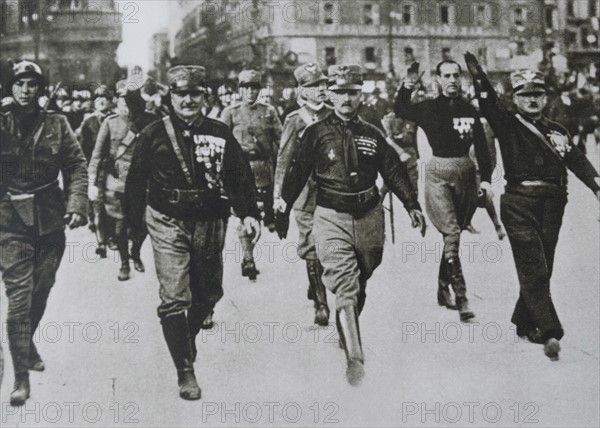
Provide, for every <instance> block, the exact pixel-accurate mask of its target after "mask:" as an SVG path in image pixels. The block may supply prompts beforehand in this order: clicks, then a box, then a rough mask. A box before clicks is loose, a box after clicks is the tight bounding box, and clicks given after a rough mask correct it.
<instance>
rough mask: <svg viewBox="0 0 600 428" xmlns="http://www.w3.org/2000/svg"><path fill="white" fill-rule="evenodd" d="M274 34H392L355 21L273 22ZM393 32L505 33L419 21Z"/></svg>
mask: <svg viewBox="0 0 600 428" xmlns="http://www.w3.org/2000/svg"><path fill="white" fill-rule="evenodd" d="M270 35H271V36H275V37H282V36H284V37H306V36H307V35H316V36H319V37H388V36H389V35H390V32H389V27H387V26H382V25H355V24H329V25H324V24H314V23H296V24H294V25H289V24H288V25H283V23H282V24H281V25H277V23H276V24H273V25H272V31H271V34H270ZM392 36H394V37H410V38H427V37H443V38H448V39H459V38H473V37H477V38H498V37H503V34H502V31H501V30H500V29H499V28H482V27H476V26H456V25H419V26H393V27H392Z"/></svg>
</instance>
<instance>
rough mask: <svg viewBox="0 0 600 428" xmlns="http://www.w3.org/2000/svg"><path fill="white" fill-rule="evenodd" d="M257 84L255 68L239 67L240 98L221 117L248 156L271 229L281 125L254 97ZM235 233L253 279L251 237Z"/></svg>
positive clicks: (274, 113) (245, 272)
mask: <svg viewBox="0 0 600 428" xmlns="http://www.w3.org/2000/svg"><path fill="white" fill-rule="evenodd" d="M261 88H262V85H261V74H260V73H259V72H258V71H255V70H244V71H242V72H241V73H240V74H239V90H240V96H241V98H242V100H241V102H240V103H238V104H235V105H232V106H230V107H227V108H226V109H225V110H224V111H223V114H222V116H221V120H222V121H223V122H224V123H225V124H226V125H227V126H228V127H229V128H230V129H231V131H232V132H233V135H234V136H235V137H236V139H237V140H238V141H239V142H240V144H241V145H242V149H243V150H244V152H245V153H246V154H247V155H248V157H249V159H250V166H251V167H252V172H253V174H254V179H255V181H256V190H257V192H258V198H259V201H261V202H262V203H263V213H264V218H263V222H264V224H265V226H266V227H267V228H268V229H269V231H271V232H273V231H274V230H275V226H274V224H273V175H274V167H275V162H276V160H277V152H278V150H279V141H280V139H281V131H282V127H281V122H280V121H279V117H278V115H277V111H276V110H275V108H274V107H273V106H270V105H268V104H263V103H261V102H259V101H257V100H258V95H259V93H260V90H261ZM239 236H240V241H241V243H242V249H243V253H244V259H243V261H242V276H247V277H248V278H250V279H251V280H254V279H256V276H257V275H258V273H259V272H258V270H257V269H256V265H255V263H254V256H253V251H254V245H253V244H252V242H253V237H252V236H249V235H248V234H247V233H246V231H245V229H244V228H243V227H242V228H240V229H239Z"/></svg>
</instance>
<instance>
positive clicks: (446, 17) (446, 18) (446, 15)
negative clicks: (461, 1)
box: [440, 6, 450, 24]
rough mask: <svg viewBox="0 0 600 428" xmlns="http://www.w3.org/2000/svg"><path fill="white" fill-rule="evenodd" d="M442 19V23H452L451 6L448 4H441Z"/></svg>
mask: <svg viewBox="0 0 600 428" xmlns="http://www.w3.org/2000/svg"><path fill="white" fill-rule="evenodd" d="M440 20H441V21H442V24H449V23H450V8H449V7H448V6H440Z"/></svg>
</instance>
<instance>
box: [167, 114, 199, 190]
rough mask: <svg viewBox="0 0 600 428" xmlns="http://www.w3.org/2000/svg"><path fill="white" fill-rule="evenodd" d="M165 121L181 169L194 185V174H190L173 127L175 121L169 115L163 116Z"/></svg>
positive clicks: (188, 180)
mask: <svg viewBox="0 0 600 428" xmlns="http://www.w3.org/2000/svg"><path fill="white" fill-rule="evenodd" d="M162 120H163V123H164V125H165V129H166V131H167V135H168V136H169V140H171V145H172V146H173V150H174V151H175V156H177V160H178V161H179V165H180V166H181V170H182V171H183V175H185V179H186V180H187V182H188V183H189V184H190V185H193V184H194V182H193V180H192V174H190V170H189V169H188V167H187V164H186V163H185V159H184V158H183V155H182V154H181V149H180V148H179V143H177V137H176V136H175V128H174V127H173V122H171V118H170V117H169V116H165V117H163V119H162Z"/></svg>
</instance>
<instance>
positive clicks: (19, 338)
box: [6, 320, 31, 407]
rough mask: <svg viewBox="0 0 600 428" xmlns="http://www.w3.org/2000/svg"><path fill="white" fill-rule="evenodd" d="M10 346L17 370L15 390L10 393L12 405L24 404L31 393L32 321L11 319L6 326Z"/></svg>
mask: <svg viewBox="0 0 600 428" xmlns="http://www.w3.org/2000/svg"><path fill="white" fill-rule="evenodd" d="M6 330H7V333H8V346H9V348H10V354H11V356H12V361H13V367H14V372H15V384H14V390H13V391H12V393H11V394H10V405H11V406H14V407H16V406H22V405H23V404H25V401H27V399H28V398H29V395H30V393H31V389H30V385H29V355H30V350H31V323H30V321H29V320H27V321H22V322H11V321H9V322H8V323H7V326H6Z"/></svg>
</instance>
